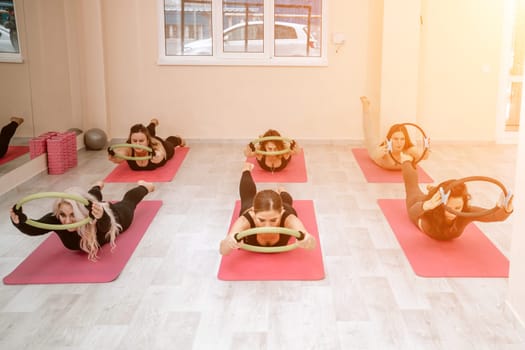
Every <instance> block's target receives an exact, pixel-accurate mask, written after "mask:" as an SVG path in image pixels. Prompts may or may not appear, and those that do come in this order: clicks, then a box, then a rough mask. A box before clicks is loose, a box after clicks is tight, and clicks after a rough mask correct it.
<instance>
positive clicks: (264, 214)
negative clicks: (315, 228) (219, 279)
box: [220, 163, 316, 255]
mask: <svg viewBox="0 0 525 350" xmlns="http://www.w3.org/2000/svg"><path fill="white" fill-rule="evenodd" d="M253 167H254V165H253V164H251V163H245V165H244V167H243V172H242V176H241V181H240V184H239V193H240V196H241V210H240V215H239V218H238V219H237V220H236V221H235V222H234V223H233V225H232V227H231V229H230V232H229V233H228V236H227V237H226V238H225V239H223V240H222V241H221V244H220V253H221V254H222V255H226V254H229V253H230V252H231V251H232V250H234V249H238V248H240V243H239V242H237V241H236V239H235V237H234V236H235V234H236V233H238V232H241V231H244V230H247V229H250V228H254V227H268V226H272V227H285V228H289V229H292V230H296V231H299V232H301V233H302V234H303V235H304V237H303V238H302V239H300V240H299V241H298V247H300V248H304V249H313V248H315V244H316V241H315V238H314V237H313V236H312V235H310V234H309V233H308V232H307V231H306V229H305V227H304V225H303V223H302V221H301V220H300V219H299V218H298V217H297V212H296V211H295V209H294V208H293V206H292V204H293V199H292V196H291V195H290V194H289V193H288V192H286V191H284V190H283V189H279V190H278V191H273V190H262V191H259V192H257V188H256V186H255V182H254V181H253V178H252V173H251V170H252V169H253ZM289 239H290V236H289V235H285V234H279V233H259V234H256V235H251V236H247V237H245V238H243V242H244V243H246V244H250V245H253V246H284V245H287V244H288V240H289Z"/></svg>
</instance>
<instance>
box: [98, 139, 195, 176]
mask: <svg viewBox="0 0 525 350" xmlns="http://www.w3.org/2000/svg"><path fill="white" fill-rule="evenodd" d="M189 151H190V149H189V147H178V148H176V149H175V155H174V156H173V158H172V159H170V160H169V161H168V162H167V163H166V164H165V165H164V166H162V167H160V168H157V169H155V170H144V171H136V170H131V169H130V167H129V166H128V164H127V162H125V161H124V162H122V163H120V164H119V165H117V167H115V169H113V171H112V172H111V173H110V174H109V175H108V176H107V177H106V178H105V179H104V182H137V181H139V180H144V181H148V182H170V181H171V180H173V178H174V177H175V174H177V171H178V170H179V168H180V166H181V165H182V162H183V161H184V159H185V158H186V155H187V154H188V152H189Z"/></svg>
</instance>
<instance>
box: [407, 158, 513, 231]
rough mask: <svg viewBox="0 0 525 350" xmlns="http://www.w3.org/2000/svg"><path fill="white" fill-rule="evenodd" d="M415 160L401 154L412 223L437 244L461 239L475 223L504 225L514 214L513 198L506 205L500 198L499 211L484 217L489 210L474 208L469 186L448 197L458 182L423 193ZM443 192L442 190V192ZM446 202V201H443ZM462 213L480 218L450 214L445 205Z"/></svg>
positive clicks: (454, 190) (456, 187)
mask: <svg viewBox="0 0 525 350" xmlns="http://www.w3.org/2000/svg"><path fill="white" fill-rule="evenodd" d="M412 160H413V158H412V157H411V156H409V155H407V154H405V153H403V152H402V153H401V161H402V171H403V180H404V183H405V193H406V207H407V212H408V216H409V217H410V221H412V222H413V223H414V224H415V225H416V226H417V227H418V228H419V229H420V230H421V231H422V232H423V233H425V234H426V235H428V236H430V237H432V238H434V239H437V240H451V239H454V238H457V237H459V236H460V235H461V234H462V233H463V230H464V229H465V227H466V226H467V225H468V224H469V223H471V222H472V221H481V222H492V221H503V220H505V219H506V218H508V217H509V215H510V214H511V213H512V211H513V205H512V200H513V196H510V198H509V199H508V200H507V201H506V203H505V199H504V198H503V196H502V198H500V200H499V201H498V203H497V204H496V210H495V211H493V212H491V213H488V214H486V215H482V214H481V212H483V211H486V209H485V208H481V207H476V206H471V205H470V204H469V199H470V194H469V192H468V190H467V186H466V185H465V183H459V184H457V185H455V186H453V187H452V188H450V189H449V191H447V192H446V193H445V191H444V190H443V189H446V188H448V187H450V186H449V185H450V184H451V183H452V182H453V181H455V180H447V181H444V182H442V183H440V184H439V185H438V186H436V187H432V186H428V187H427V189H428V193H427V194H425V193H423V192H422V191H421V189H420V188H419V184H418V173H417V171H416V169H415V168H414V167H413V165H412ZM440 188H441V189H442V190H440ZM443 198H444V200H443ZM443 202H445V205H446V206H447V207H448V208H450V209H453V210H454V211H457V212H461V213H476V212H479V213H480V216H475V217H474V216H460V215H456V214H453V213H451V212H449V211H448V210H447V209H445V205H442V204H443Z"/></svg>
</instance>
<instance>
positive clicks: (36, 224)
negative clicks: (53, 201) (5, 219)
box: [15, 192, 91, 230]
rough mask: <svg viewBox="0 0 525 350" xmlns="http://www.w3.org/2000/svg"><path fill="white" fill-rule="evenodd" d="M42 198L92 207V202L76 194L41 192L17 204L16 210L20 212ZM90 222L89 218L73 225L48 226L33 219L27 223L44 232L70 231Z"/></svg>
mask: <svg viewBox="0 0 525 350" xmlns="http://www.w3.org/2000/svg"><path fill="white" fill-rule="evenodd" d="M42 198H63V199H71V200H74V201H77V202H79V203H81V204H84V205H85V206H89V205H90V202H89V201H88V200H87V199H86V198H84V197H82V196H79V195H76V194H72V193H65V192H40V193H35V194H31V195H29V196H26V197H24V198H22V199H21V200H19V201H18V202H17V203H16V205H15V208H16V210H20V208H21V207H22V205H23V204H25V203H27V202H30V201H34V200H36V199H42ZM89 222H91V218H90V217H89V216H88V217H86V218H84V219H82V220H80V221H77V222H74V223H71V224H46V223H43V222H40V221H37V220H33V219H27V220H26V222H25V223H26V224H27V225H29V226H33V227H36V228H41V229H44V230H68V229H72V228H77V227H80V226H83V225H86V224H88V223H89Z"/></svg>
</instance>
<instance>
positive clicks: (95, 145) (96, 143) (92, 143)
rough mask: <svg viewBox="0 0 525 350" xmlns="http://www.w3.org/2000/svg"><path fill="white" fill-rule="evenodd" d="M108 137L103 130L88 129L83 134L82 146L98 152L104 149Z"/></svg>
mask: <svg viewBox="0 0 525 350" xmlns="http://www.w3.org/2000/svg"><path fill="white" fill-rule="evenodd" d="M107 142H108V137H107V135H106V133H105V132H104V130H101V129H99V128H93V129H89V130H88V131H86V132H85V133H84V145H86V148H87V149H90V150H95V151H96V150H100V149H103V148H104V147H106V143H107Z"/></svg>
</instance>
